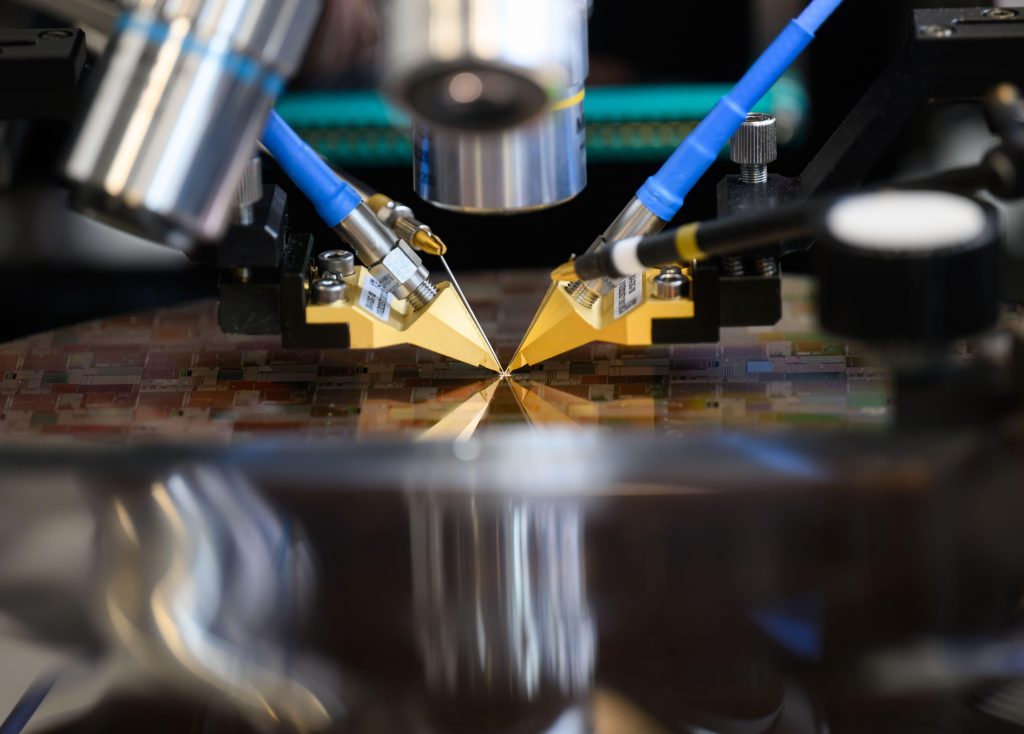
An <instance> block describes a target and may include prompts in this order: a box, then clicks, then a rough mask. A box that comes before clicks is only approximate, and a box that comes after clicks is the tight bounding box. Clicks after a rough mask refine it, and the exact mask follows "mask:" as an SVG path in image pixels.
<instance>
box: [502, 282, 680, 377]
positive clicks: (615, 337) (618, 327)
mask: <svg viewBox="0 0 1024 734" xmlns="http://www.w3.org/2000/svg"><path fill="white" fill-rule="evenodd" d="M664 277H665V274H664V273H662V272H661V271H659V270H648V271H646V272H645V273H644V274H642V275H637V276H634V277H632V278H624V279H623V280H622V281H620V282H619V283H618V284H617V287H616V289H615V290H613V291H611V292H610V293H608V294H607V295H598V296H597V297H596V300H595V301H594V303H593V305H591V306H590V307H589V308H588V307H587V306H586V305H584V304H582V303H580V302H579V301H578V300H577V299H576V298H574V297H573V296H572V295H571V294H570V293H568V292H567V291H566V283H552V284H551V287H550V288H548V292H547V295H545V296H544V300H543V302H542V303H541V306H540V309H538V311H537V315H536V316H534V319H533V323H531V324H530V328H529V330H528V331H527V332H526V336H525V337H523V341H522V343H521V344H520V345H519V349H518V350H516V354H515V356H514V357H513V358H512V362H511V363H510V364H509V365H508V368H507V369H508V370H510V371H514V370H518V369H522V368H523V367H526V366H528V365H531V364H538V363H540V362H543V361H545V360H548V359H551V358H552V357H556V356H558V355H559V354H563V353H565V352H568V351H569V350H571V349H575V348H577V347H581V346H583V345H585V344H589V343H591V342H609V343H612V344H621V345H623V346H649V345H650V344H652V343H653V331H654V324H655V322H656V321H657V320H659V319H692V318H694V316H695V308H694V302H693V300H692V299H691V298H689V297H688V296H687V295H685V294H686V293H688V291H689V271H688V270H686V269H682V270H680V271H679V275H678V276H677V277H678V278H679V282H680V284H681V286H680V287H679V288H673V289H665V288H664V287H663V286H664V281H663V280H662V279H663V278H664Z"/></svg>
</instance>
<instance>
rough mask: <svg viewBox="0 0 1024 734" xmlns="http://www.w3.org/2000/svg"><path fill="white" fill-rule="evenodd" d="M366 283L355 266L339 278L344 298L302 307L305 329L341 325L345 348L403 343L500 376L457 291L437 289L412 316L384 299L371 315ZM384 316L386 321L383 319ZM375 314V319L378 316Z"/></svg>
mask: <svg viewBox="0 0 1024 734" xmlns="http://www.w3.org/2000/svg"><path fill="white" fill-rule="evenodd" d="M369 279H372V276H371V275H370V273H369V272H368V271H367V270H366V268H364V267H362V266H357V267H356V268H355V271H354V272H353V273H352V275H349V276H345V277H342V278H341V280H342V282H344V283H345V286H346V298H345V300H344V301H338V302H336V303H328V304H317V303H313V302H312V301H310V302H309V303H308V304H307V305H306V322H307V323H308V324H347V325H348V328H349V340H350V343H349V347H350V348H352V349H381V348H384V347H393V346H397V345H401V344H408V345H412V346H416V347H422V348H423V349H429V350H430V351H432V352H437V353H438V354H441V355H444V356H446V357H450V358H451V359H454V360H457V361H459V362H464V363H466V364H469V365H473V366H480V367H483V368H486V369H488V370H491V371H495V372H497V371H500V369H501V367H500V365H497V364H493V363H494V358H493V357H492V356H491V352H490V349H489V347H488V346H487V345H486V343H484V342H483V341H482V340H483V339H484V338H485V337H483V335H482V334H481V333H480V330H479V329H478V328H477V326H476V323H475V322H474V321H473V317H472V315H471V314H470V313H469V311H468V310H467V308H466V306H465V304H464V303H463V302H462V299H461V298H460V297H459V293H458V291H457V290H456V289H455V288H454V287H452V284H451V283H449V282H447V281H446V282H443V283H439V284H438V285H437V296H436V297H435V298H434V300H433V301H431V303H430V304H429V305H427V306H425V307H424V308H422V309H420V310H419V311H416V310H414V309H413V308H412V306H411V305H410V304H409V302H408V301H407V300H399V299H397V298H393V297H387V298H388V305H387V308H386V309H382V310H381V311H380V312H371V310H370V308H369V307H368V301H367V299H365V298H364V293H365V292H366V291H367V289H370V291H371V292H372V294H373V298H372V299H370V302H372V303H373V304H377V303H378V299H379V298H381V293H380V290H379V289H377V288H375V287H372V286H371V283H370V282H368V281H369ZM384 311H386V318H384ZM378 313H379V314H381V315H378Z"/></svg>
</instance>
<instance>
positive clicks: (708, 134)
mask: <svg viewBox="0 0 1024 734" xmlns="http://www.w3.org/2000/svg"><path fill="white" fill-rule="evenodd" d="M842 2H843V0H813V2H812V3H811V4H810V5H808V6H807V8H806V9H805V10H804V12H803V13H801V14H800V17H798V18H796V19H795V20H791V21H790V22H789V24H788V25H787V26H786V28H785V29H784V30H783V31H782V33H780V34H779V36H778V37H777V38H776V39H775V40H774V41H773V42H772V44H771V45H770V46H769V47H768V48H767V49H766V50H765V52H764V53H763V54H761V57H760V58H759V59H758V60H757V61H755V62H754V65H753V66H751V67H750V69H749V70H748V71H747V73H746V74H744V75H743V78H742V79H740V81H739V82H738V83H737V84H736V86H735V87H733V88H732V91H730V92H729V94H727V95H726V96H725V97H723V98H722V99H721V100H720V101H719V102H718V104H717V105H715V107H714V109H712V110H711V112H709V113H708V116H707V117H705V118H704V120H703V121H701V123H700V124H699V125H698V126H697V127H696V128H695V129H694V131H693V132H692V133H690V134H689V135H688V136H687V137H686V139H685V140H684V141H683V142H682V143H681V144H680V145H679V147H678V148H677V149H676V152H675V153H673V154H672V156H671V157H670V158H669V159H668V161H667V162H666V163H665V165H664V166H662V167H661V170H660V171H658V172H657V173H656V174H654V175H653V176H651V177H650V178H649V179H647V181H646V182H645V183H644V185H643V186H641V187H640V190H639V191H637V194H636V196H637V198H638V199H639V200H640V201H641V202H642V203H643V204H644V206H646V207H647V208H648V209H649V210H650V211H651V212H653V213H654V214H655V215H657V216H658V218H659V219H663V220H665V221H666V222H667V221H669V220H671V219H672V218H673V217H674V216H675V215H676V214H677V213H679V210H680V209H681V208H682V207H683V201H684V200H685V199H686V196H687V194H689V193H690V191H691V190H692V189H693V187H694V185H695V184H696V183H697V181H699V180H700V178H701V176H703V175H704V174H705V173H706V172H707V170H708V168H710V167H711V164H712V163H714V161H715V159H716V158H717V157H718V152H719V151H720V150H721V149H722V148H723V147H724V146H725V144H726V143H727V142H729V138H731V137H732V135H733V133H735V132H736V131H737V130H738V129H739V128H740V126H741V125H742V124H743V122H744V120H746V119H747V113H748V112H750V110H752V109H753V108H754V106H755V105H756V104H757V103H758V102H759V101H760V99H761V98H762V97H763V96H764V95H765V94H767V93H768V90H769V89H771V87H772V85H773V84H775V83H776V82H777V81H778V80H779V78H780V77H781V76H782V75H783V74H784V73H785V72H786V70H787V69H788V68H789V67H790V66H791V65H792V64H793V62H794V61H796V59H797V57H798V56H799V55H800V54H801V53H803V51H804V49H805V48H807V46H808V45H809V44H810V43H811V41H813V40H814V34H815V33H816V32H817V31H818V29H819V28H821V26H822V24H823V23H824V22H825V21H826V20H827V19H828V18H829V16H830V15H832V13H833V11H835V9H836V8H838V7H839V6H840V5H841V4H842Z"/></svg>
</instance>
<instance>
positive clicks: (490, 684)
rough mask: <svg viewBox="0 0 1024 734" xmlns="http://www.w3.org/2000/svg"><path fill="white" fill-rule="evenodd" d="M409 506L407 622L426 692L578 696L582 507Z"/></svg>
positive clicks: (585, 666)
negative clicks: (412, 622) (410, 608)
mask: <svg viewBox="0 0 1024 734" xmlns="http://www.w3.org/2000/svg"><path fill="white" fill-rule="evenodd" d="M410 503H411V505H410V523H411V526H410V527H411V534H412V563H413V600H414V605H415V609H414V618H415V619H416V625H417V640H418V644H419V648H420V653H421V657H422V660H423V664H424V666H425V673H426V682H427V686H428V688H429V690H430V692H431V693H432V695H433V696H435V697H437V698H439V699H442V700H466V699H472V700H476V701H479V702H488V703H489V704H491V705H494V704H498V703H501V704H512V703H528V702H536V701H540V700H547V701H551V700H556V701H563V702H566V703H568V702H570V701H572V700H575V699H578V698H579V697H581V696H584V695H585V694H586V693H587V692H588V691H589V690H590V686H591V685H592V678H593V672H594V664H595V645H596V632H595V624H594V619H593V616H592V613H591V610H590V603H589V599H588V594H587V582H586V566H585V562H584V559H585V556H584V542H583V514H582V510H581V508H580V507H579V506H578V505H576V504H573V503H572V502H564V503H563V502H558V501H548V500H536V499H531V498H514V497H508V498H500V497H494V496H491V497H477V496H472V495H417V496H414V497H413V498H412V499H411V500H410Z"/></svg>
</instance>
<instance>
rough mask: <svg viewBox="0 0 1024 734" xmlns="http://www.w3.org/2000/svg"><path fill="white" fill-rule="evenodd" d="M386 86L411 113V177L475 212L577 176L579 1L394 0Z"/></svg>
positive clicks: (498, 208)
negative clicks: (412, 155)
mask: <svg viewBox="0 0 1024 734" xmlns="http://www.w3.org/2000/svg"><path fill="white" fill-rule="evenodd" d="M389 29H390V38H389V44H388V52H387V63H386V71H385V85H386V88H387V89H388V90H389V91H390V93H391V96H392V98H394V99H396V100H397V101H398V102H399V103H401V104H403V105H404V106H405V107H406V108H407V109H409V110H410V111H411V113H412V117H413V151H414V153H413V154H414V172H413V175H414V185H415V188H416V192H417V193H418V194H419V195H420V196H421V197H423V198H424V199H426V200H427V201H429V202H431V203H433V204H436V205H437V206H440V207H444V208H447V209H453V210H457V211H466V212H474V213H493V212H517V211H529V210H534V209H542V208H546V207H550V206H555V205H557V204H560V203H562V202H565V201H568V200H569V199H572V198H573V197H575V196H576V195H577V194H579V193H580V191H582V190H583V188H584V187H585V186H586V139H585V134H586V133H585V128H584V122H583V91H584V83H585V80H586V77H587V70H588V68H587V65H588V55H587V50H588V49H587V3H586V2H584V1H583V0H466V1H465V2H456V3H453V2H447V1H444V0H431V1H430V2H422V1H421V0H395V1H394V2H393V3H392V5H391V12H390V21H389Z"/></svg>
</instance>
